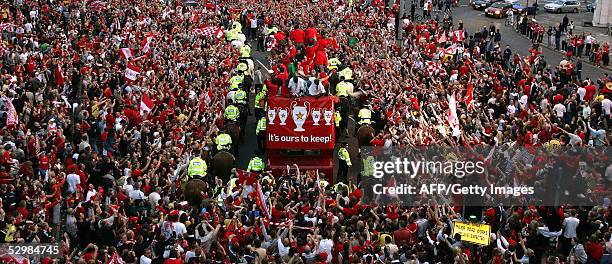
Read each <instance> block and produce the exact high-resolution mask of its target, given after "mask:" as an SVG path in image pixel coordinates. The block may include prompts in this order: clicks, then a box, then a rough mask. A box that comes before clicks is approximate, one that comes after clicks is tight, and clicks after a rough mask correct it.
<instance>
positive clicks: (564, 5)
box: [544, 0, 580, 13]
mask: <svg viewBox="0 0 612 264" xmlns="http://www.w3.org/2000/svg"><path fill="white" fill-rule="evenodd" d="M544 9H545V10H546V11H548V12H553V13H562V12H574V13H578V10H579V9H580V2H578V1H576V0H565V1H564V0H559V1H555V2H552V3H548V4H546V5H544Z"/></svg>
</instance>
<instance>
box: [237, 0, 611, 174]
mask: <svg viewBox="0 0 612 264" xmlns="http://www.w3.org/2000/svg"><path fill="white" fill-rule="evenodd" d="M453 16H454V19H455V21H458V20H463V22H464V25H465V27H466V30H467V31H468V32H469V33H473V32H475V31H477V30H481V29H482V27H483V26H489V25H491V23H493V24H494V25H495V26H496V27H498V28H500V29H501V30H500V31H501V34H502V45H503V47H505V45H506V44H508V45H510V47H511V48H512V49H513V50H515V51H516V50H518V51H519V54H521V55H525V54H527V51H528V50H529V48H530V47H531V43H530V41H529V40H527V39H526V38H524V37H522V36H520V35H519V34H518V33H516V31H514V29H513V28H511V27H505V26H504V25H503V23H504V20H503V19H493V18H487V17H485V16H484V14H483V12H482V11H478V10H473V9H472V8H471V7H468V6H467V1H466V0H463V3H462V5H461V6H460V7H457V8H455V9H453ZM251 47H255V43H252V44H251ZM543 53H544V57H545V59H546V60H547V62H548V63H549V65H558V64H559V62H560V61H561V59H562V54H561V53H559V52H556V51H552V50H550V49H547V48H544V49H543ZM252 56H253V58H254V59H255V66H256V67H257V66H262V65H263V68H264V69H265V70H267V69H269V68H271V65H270V64H269V62H268V60H267V53H265V52H258V51H254V52H253V54H252ZM605 72H608V73H610V71H607V70H605V69H600V68H597V67H594V66H592V65H589V64H586V63H584V64H583V77H585V78H586V77H589V78H599V77H600V76H602V75H603V74H604V73H605ZM254 97H255V95H254V94H251V96H250V98H251V104H250V105H251V106H252V105H253V98H254ZM255 127H256V120H255V117H254V116H249V118H248V120H247V127H246V134H245V139H244V141H243V142H244V143H243V144H241V146H240V152H239V155H238V158H237V161H236V165H237V166H238V167H239V168H246V167H247V166H248V163H249V160H250V159H251V158H252V157H253V156H254V155H256V154H257V143H256V142H257V138H256V136H255ZM353 129H354V122H353V121H352V120H351V121H349V132H350V133H351V134H352V131H354V130H353ZM342 141H345V142H348V143H349V144H350V145H351V148H350V153H351V158H352V159H353V164H356V166H353V168H352V169H351V171H350V174H352V175H355V174H356V171H357V170H358V165H357V164H358V162H357V155H358V148H357V147H356V146H357V142H356V139H355V138H354V137H348V138H340V139H337V142H342ZM337 147H338V144H337V145H336V150H335V152H337ZM334 156H337V155H334ZM261 157H262V158H265V156H261ZM334 164H335V165H337V157H335V158H334ZM335 168H337V167H335ZM335 173H336V172H335V171H334V174H335Z"/></svg>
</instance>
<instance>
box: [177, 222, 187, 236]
mask: <svg viewBox="0 0 612 264" xmlns="http://www.w3.org/2000/svg"><path fill="white" fill-rule="evenodd" d="M174 232H175V233H176V235H177V236H178V235H182V234H185V233H187V228H186V227H185V225H184V224H183V223H181V222H175V223H174Z"/></svg>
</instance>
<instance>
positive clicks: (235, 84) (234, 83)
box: [229, 74, 244, 91]
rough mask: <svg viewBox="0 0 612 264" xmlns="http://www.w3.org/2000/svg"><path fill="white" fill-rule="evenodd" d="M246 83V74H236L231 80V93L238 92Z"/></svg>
mask: <svg viewBox="0 0 612 264" xmlns="http://www.w3.org/2000/svg"><path fill="white" fill-rule="evenodd" d="M243 81H244V74H236V75H234V76H232V78H230V88H229V90H230V91H236V90H238V89H240V84H242V82H243Z"/></svg>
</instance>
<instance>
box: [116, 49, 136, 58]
mask: <svg viewBox="0 0 612 264" xmlns="http://www.w3.org/2000/svg"><path fill="white" fill-rule="evenodd" d="M119 54H120V55H121V57H123V59H124V60H129V59H130V58H132V57H134V55H133V53H132V49H130V48H121V49H120V50H119Z"/></svg>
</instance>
